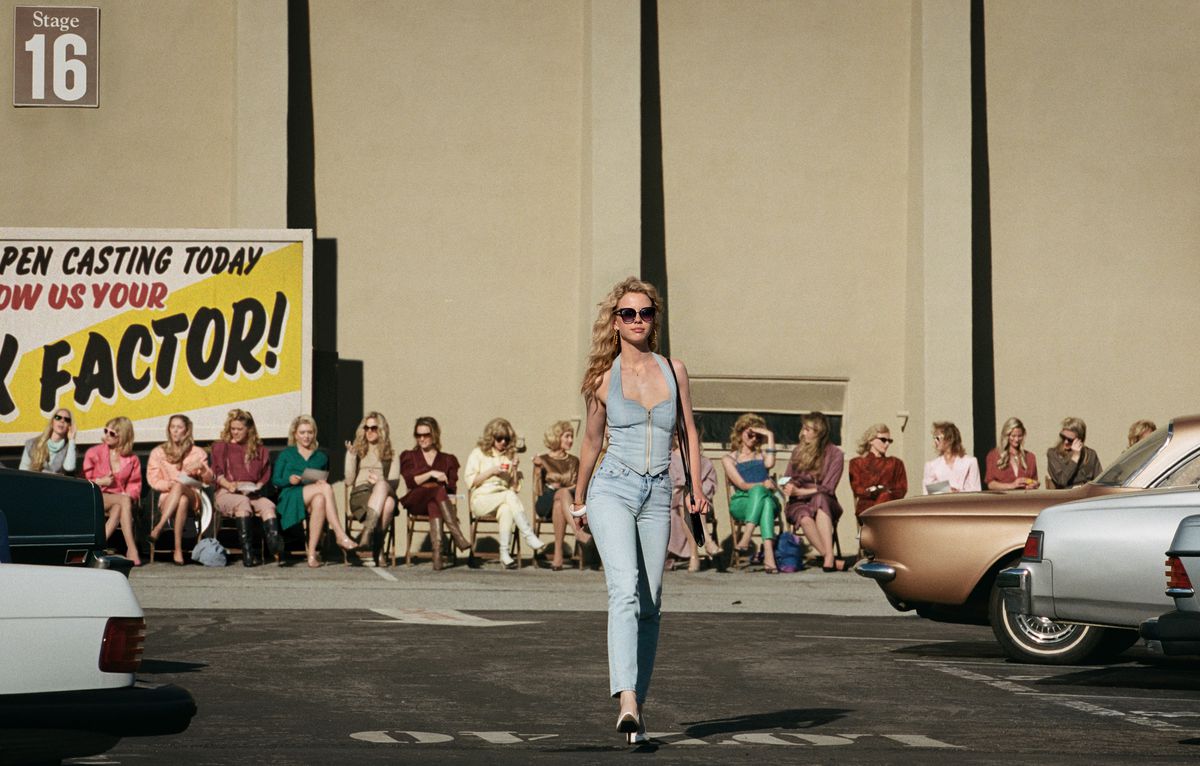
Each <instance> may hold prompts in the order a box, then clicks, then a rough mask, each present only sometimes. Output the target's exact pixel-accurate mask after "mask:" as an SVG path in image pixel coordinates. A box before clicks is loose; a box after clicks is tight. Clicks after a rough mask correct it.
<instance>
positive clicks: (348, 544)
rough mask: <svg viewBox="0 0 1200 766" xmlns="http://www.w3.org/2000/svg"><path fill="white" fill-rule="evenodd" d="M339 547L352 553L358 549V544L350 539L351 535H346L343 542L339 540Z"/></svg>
mask: <svg viewBox="0 0 1200 766" xmlns="http://www.w3.org/2000/svg"><path fill="white" fill-rule="evenodd" d="M338 547H339V548H342V549H344V550H348V551H352V550H355V549H356V548H358V543H356V542H354V541H353V540H352V539H350V536H349V535H346V536H345V537H343V538H342V539H341V540H338Z"/></svg>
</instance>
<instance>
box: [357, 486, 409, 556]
mask: <svg viewBox="0 0 1200 766" xmlns="http://www.w3.org/2000/svg"><path fill="white" fill-rule="evenodd" d="M352 489H353V487H351V486H350V482H348V481H343V482H342V513H343V516H342V522H343V525H344V526H345V527H346V534H347V535H349V536H350V539H352V540H358V538H357V537H356V536H355V534H356V533H355V532H354V527H355V525H358V526H359V527H362V526H363V523H362V522H361V521H358V520H357V519H355V518H354V514H352V513H350V491H351V490H352ZM392 497H393V499H395V500H396V510H395V511H394V512H393V513H392V520H391V522H390V523H389V524H388V527H387V529H385V530H383V551H382V554H383V559H384V561H386V562H387V566H389V567H394V566H396V517H397V516H399V515H400V500H399V498H396V497H395V492H394V491H393V493H392ZM357 534H362V530H361V529H360V530H359V531H358V533H357ZM369 543H370V541H369V540H363V541H360V544H364V545H366V544H369ZM342 558H343V559H345V560H346V561H349V557H348V556H346V555H343V556H342ZM406 563H407V562H406Z"/></svg>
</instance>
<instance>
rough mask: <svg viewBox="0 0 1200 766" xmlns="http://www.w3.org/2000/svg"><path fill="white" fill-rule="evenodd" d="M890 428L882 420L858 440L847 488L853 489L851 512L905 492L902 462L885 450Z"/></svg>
mask: <svg viewBox="0 0 1200 766" xmlns="http://www.w3.org/2000/svg"><path fill="white" fill-rule="evenodd" d="M892 441H893V439H892V432H891V431H890V430H889V429H888V427H887V424H886V423H876V424H875V425H873V426H871V427H870V428H868V429H867V430H866V431H863V435H862V438H861V439H859V440H858V457H855V458H851V459H850V489H851V490H853V492H854V516H855V518H858V517H859V516H861V515H862V512H863V511H865V510H867V509H868V508H873V507H875V506H876V505H879V504H880V503H886V502H887V501H888V500H899V499H900V498H902V497H904V496H905V495H907V494H908V477H907V476H906V475H905V473H904V462H903V461H902V460H900V458H898V457H891V456H889V455H888V454H887V451H888V447H890V446H892Z"/></svg>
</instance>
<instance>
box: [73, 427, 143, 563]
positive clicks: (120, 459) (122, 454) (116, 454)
mask: <svg viewBox="0 0 1200 766" xmlns="http://www.w3.org/2000/svg"><path fill="white" fill-rule="evenodd" d="M103 438H104V441H102V442H101V443H100V444H97V445H96V446H95V447H92V448H91V449H89V450H88V451H87V452H85V453H84V455H83V478H85V479H87V480H88V481H90V482H92V483H93V484H95V485H96V486H98V487H100V499H101V501H102V502H103V503H104V515H105V517H106V520H105V522H104V539H105V540H107V539H108V538H109V537H110V536H111V535H112V533H113V532H114V531H115V530H116V528H117V525H118V523H119V524H120V526H121V532H122V535H123V536H124V538H125V557H126V558H128V559H129V560H131V561H132V562H133V565H134V566H139V567H140V566H141V565H142V559H141V557H140V556H138V549H137V543H136V542H135V541H134V539H133V504H134V503H136V502H137V501H139V500H141V498H142V464H141V463H140V462H138V459H137V455H135V454H133V423H131V422H130V421H129V418H127V417H115V418H113V419H112V420H110V421H108V422H107V423H105V424H104V437H103Z"/></svg>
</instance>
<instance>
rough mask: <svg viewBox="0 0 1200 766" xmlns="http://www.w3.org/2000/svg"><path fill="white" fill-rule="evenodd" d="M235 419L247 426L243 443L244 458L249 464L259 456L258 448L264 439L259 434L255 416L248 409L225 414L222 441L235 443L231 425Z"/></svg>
mask: <svg viewBox="0 0 1200 766" xmlns="http://www.w3.org/2000/svg"><path fill="white" fill-rule="evenodd" d="M235 420H236V421H238V422H239V423H241V424H242V425H243V426H245V427H246V443H245V444H243V445H242V453H243V457H242V459H243V460H244V461H245V462H246V465H249V464H250V461H251V460H253V459H254V458H256V457H258V448H259V446H260V445H261V444H262V439H261V438H259V436H258V427H257V426H255V425H254V416H253V415H251V414H250V412H249V411H248V410H230V411H229V414H227V415H226V416H225V425H224V427H222V428H221V441H223V442H226V443H228V444H232V443H233V436H232V435H230V433H229V426H230V425H232V424H233V421H235Z"/></svg>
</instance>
